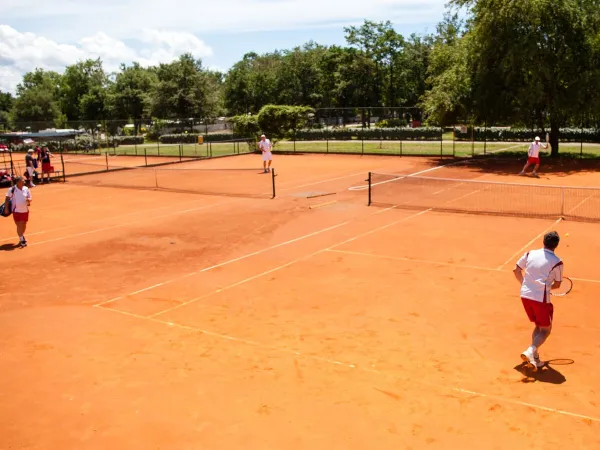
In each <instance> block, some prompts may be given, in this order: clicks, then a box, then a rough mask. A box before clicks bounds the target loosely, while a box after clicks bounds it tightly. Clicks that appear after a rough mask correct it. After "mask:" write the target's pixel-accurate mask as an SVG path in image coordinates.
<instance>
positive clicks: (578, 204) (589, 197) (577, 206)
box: [565, 194, 594, 215]
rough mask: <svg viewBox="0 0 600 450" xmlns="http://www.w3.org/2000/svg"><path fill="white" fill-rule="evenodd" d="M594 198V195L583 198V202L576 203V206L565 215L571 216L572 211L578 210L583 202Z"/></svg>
mask: <svg viewBox="0 0 600 450" xmlns="http://www.w3.org/2000/svg"><path fill="white" fill-rule="evenodd" d="M591 198H594V194H592V195H590V196H588V197H586V198H584V199H583V200H581V201H580V202H579V203H577V205H575V206H574V207H573V208H571V209H570V210H569V211H568V212H566V213H565V214H566V215H568V214H571V213H572V212H573V211H575V210H576V209H577V208H579V207H580V206H581V205H583V204H584V203H585V202H587V201H588V200H589V199H591Z"/></svg>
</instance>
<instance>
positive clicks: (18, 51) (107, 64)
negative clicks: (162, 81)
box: [0, 25, 212, 92]
mask: <svg viewBox="0 0 600 450" xmlns="http://www.w3.org/2000/svg"><path fill="white" fill-rule="evenodd" d="M140 42H141V46H140V49H139V50H136V49H133V48H131V47H129V46H127V45H126V44H125V43H124V42H123V41H120V40H119V39H116V38H113V37H110V36H108V35H107V34H105V33H104V32H98V33H96V34H94V35H93V36H88V37H84V38H81V39H80V40H79V41H78V42H77V44H76V45H72V44H60V43H58V42H55V41H52V40H50V39H47V38H45V37H42V36H38V35H35V34H33V33H21V32H19V31H17V30H15V29H14V28H12V27H9V26H7V25H0V90H3V91H10V92H14V90H15V88H16V86H17V84H18V83H19V82H20V81H21V78H22V75H23V74H24V73H26V72H29V71H32V70H35V69H36V68H38V67H39V68H42V69H45V70H54V71H56V72H59V73H60V72H62V71H63V70H64V69H65V67H66V66H68V65H70V64H74V63H76V62H77V61H80V60H84V59H87V58H93V59H95V58H101V59H102V62H103V64H104V68H105V70H107V71H109V72H110V71H115V70H117V69H118V67H119V65H120V64H121V63H123V62H125V63H128V62H131V61H138V62H139V63H140V64H142V65H144V66H148V65H155V64H159V63H161V62H170V61H172V60H174V59H176V58H177V57H178V56H179V55H181V54H182V53H185V52H190V53H192V54H193V55H194V56H196V57H205V56H209V55H211V54H212V49H211V48H210V47H208V46H207V45H206V44H205V43H204V42H202V41H201V40H200V39H198V38H197V37H196V36H194V35H192V34H190V33H187V32H173V31H167V32H163V31H159V30H151V29H144V30H143V33H142V36H141V38H140Z"/></svg>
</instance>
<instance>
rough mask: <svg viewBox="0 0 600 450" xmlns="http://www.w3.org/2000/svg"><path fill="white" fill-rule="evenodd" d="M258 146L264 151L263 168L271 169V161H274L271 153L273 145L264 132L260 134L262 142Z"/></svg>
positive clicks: (268, 170) (267, 170)
mask: <svg viewBox="0 0 600 450" xmlns="http://www.w3.org/2000/svg"><path fill="white" fill-rule="evenodd" d="M258 148H260V150H261V151H262V159H263V168H264V170H265V173H266V172H270V171H271V162H273V154H272V153H271V149H272V148H273V145H272V144H271V141H270V140H268V139H267V137H266V136H265V135H264V134H263V135H261V136H260V142H259V143H258ZM267 161H268V162H269V166H268V167H267Z"/></svg>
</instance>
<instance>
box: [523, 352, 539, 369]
mask: <svg viewBox="0 0 600 450" xmlns="http://www.w3.org/2000/svg"><path fill="white" fill-rule="evenodd" d="M535 356H536V355H534V353H533V349H532V348H531V347H529V348H528V349H527V350H525V351H524V352H523V353H521V359H522V360H523V362H524V363H526V364H527V368H528V369H530V370H532V371H533V372H537V370H538V365H537V361H536V357H535ZM538 361H539V358H538Z"/></svg>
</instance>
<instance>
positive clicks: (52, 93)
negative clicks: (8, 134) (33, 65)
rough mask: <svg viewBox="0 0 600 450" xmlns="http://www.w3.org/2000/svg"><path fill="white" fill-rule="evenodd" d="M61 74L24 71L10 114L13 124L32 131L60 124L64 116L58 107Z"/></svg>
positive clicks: (37, 70)
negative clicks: (29, 128)
mask: <svg viewBox="0 0 600 450" xmlns="http://www.w3.org/2000/svg"><path fill="white" fill-rule="evenodd" d="M60 82H61V76H60V75H59V74H58V73H56V72H51V71H44V70H43V69H36V70H35V71H34V72H29V73H26V74H25V75H24V76H23V81H22V82H21V83H20V84H19V85H18V86H17V97H16V99H15V101H14V103H13V107H12V111H11V115H12V121H13V122H15V125H16V126H17V127H18V128H20V129H24V128H26V127H31V129H32V131H36V130H40V129H44V128H47V127H49V126H54V125H60V124H61V122H62V121H63V120H64V117H63V115H62V113H61V109H60V99H59V89H60Z"/></svg>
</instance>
